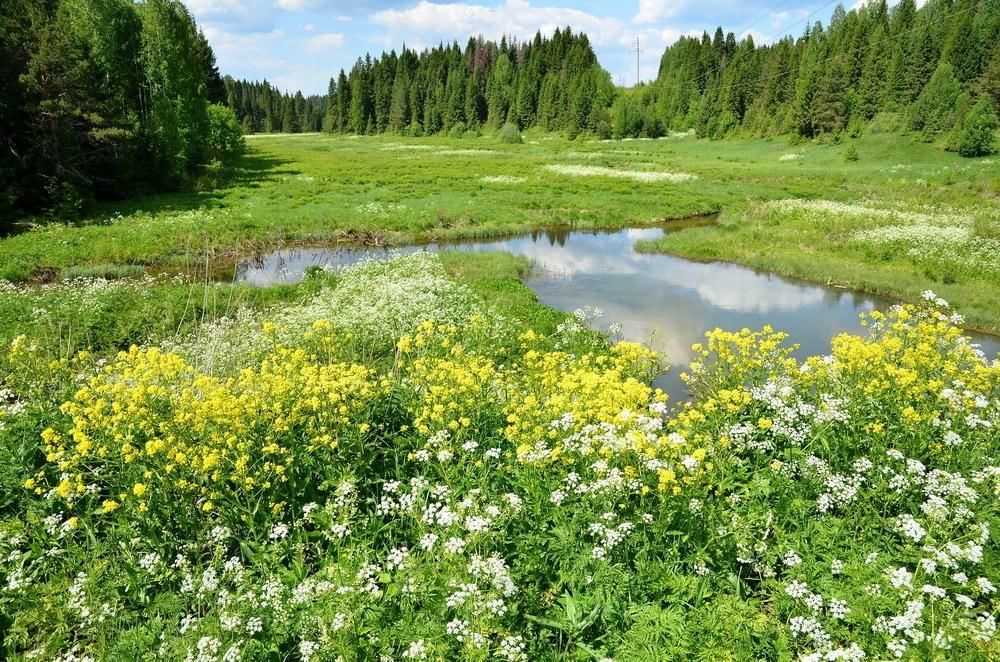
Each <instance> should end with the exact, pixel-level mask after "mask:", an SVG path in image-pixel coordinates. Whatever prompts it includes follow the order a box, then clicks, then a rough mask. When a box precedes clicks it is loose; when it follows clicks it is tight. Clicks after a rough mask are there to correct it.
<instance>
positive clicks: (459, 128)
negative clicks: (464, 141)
mask: <svg viewBox="0 0 1000 662" xmlns="http://www.w3.org/2000/svg"><path fill="white" fill-rule="evenodd" d="M465 130H466V126H465V122H456V123H455V124H452V125H451V128H450V129H448V137H449V138H461V137H462V136H464V135H465Z"/></svg>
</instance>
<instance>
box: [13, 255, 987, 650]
mask: <svg viewBox="0 0 1000 662" xmlns="http://www.w3.org/2000/svg"><path fill="white" fill-rule="evenodd" d="M311 278H312V279H313V280H315V281H317V282H319V283H320V284H321V285H317V286H315V287H314V288H313V289H314V291H313V293H312V294H311V296H310V297H309V298H308V299H306V300H304V301H301V302H298V303H297V304H296V305H291V306H286V307H284V308H282V309H280V310H276V311H275V310H272V311H271V312H256V313H246V314H243V315H239V316H234V317H233V318H232V319H228V320H222V321H218V322H215V323H211V324H205V325H203V326H202V327H201V328H199V329H196V330H194V331H192V332H190V333H185V334H182V335H178V336H177V337H175V338H173V339H171V340H170V341H169V342H156V343H149V344H144V345H137V346H134V347H132V348H130V349H128V350H126V351H122V352H120V353H117V354H113V355H101V354H100V353H89V352H74V353H71V354H64V355H61V356H60V355H54V354H52V353H51V352H49V351H48V350H47V349H46V348H45V346H44V345H42V344H39V343H37V342H36V340H35V339H34V338H31V337H28V336H24V335H22V336H18V337H17V338H15V339H14V340H13V342H11V343H10V344H9V345H7V346H6V347H4V348H3V350H2V353H0V380H2V381H0V481H3V483H2V485H3V486H4V487H5V488H9V490H8V491H9V494H5V495H3V497H2V499H0V647H2V649H0V650H2V653H0V655H5V656H6V657H8V658H14V659H22V658H23V659H28V660H32V659H34V660H60V661H65V662H68V661H70V660H132V659H169V660H174V659H176V660H191V661H195V660H197V661H199V662H201V661H208V660H220V659H221V660H313V661H321V660H322V661H325V660H400V661H406V660H456V659H463V660H464V659H468V660H511V661H514V660H556V659H558V660H565V659H570V660H590V659H597V660H606V659H613V660H669V659H677V660H709V659H712V660H748V659H771V660H791V659H799V660H808V661H810V662H819V661H821V660H854V661H857V660H886V659H902V660H935V659H941V660H957V659H962V660H989V659H995V658H996V657H997V656H998V655H1000V643H998V636H997V618H998V615H1000V594H998V586H997V585H998V584H1000V549H998V545H997V543H996V538H995V535H997V529H998V528H1000V505H998V503H1000V502H998V495H1000V460H998V459H997V457H998V451H1000V435H998V426H1000V365H998V364H997V363H996V362H994V363H990V362H988V361H987V360H986V359H985V358H984V357H983V356H982V354H981V353H980V352H979V351H978V350H977V349H976V348H975V347H974V346H972V345H971V344H970V342H969V341H968V340H966V339H965V338H964V337H963V335H962V332H961V329H960V325H961V324H962V320H961V318H960V317H959V316H957V315H956V314H955V313H953V312H952V311H951V309H950V308H949V307H948V304H947V303H946V302H944V301H943V300H941V299H939V298H938V297H937V296H935V295H934V294H933V293H930V292H928V293H926V295H925V297H924V300H923V301H922V303H921V304H919V305H907V306H902V307H898V308H895V309H893V310H892V311H890V312H887V313H878V312H875V313H871V314H869V315H868V316H866V317H865V318H864V319H863V320H861V322H860V323H861V324H862V325H863V326H864V328H863V329H861V328H860V327H859V331H860V335H844V336H839V337H837V338H835V339H834V340H833V342H832V346H831V348H830V353H829V354H828V355H826V356H816V357H811V358H808V359H806V360H804V361H797V360H796V359H794V358H793V357H792V356H791V351H792V347H793V345H792V344H791V341H792V340H793V339H789V338H787V337H786V336H785V335H784V334H782V333H780V332H778V331H776V330H774V329H771V328H766V327H765V328H764V329H761V330H759V331H752V330H748V329H744V330H740V331H723V330H716V331H712V332H710V333H709V334H708V335H707V337H706V339H705V341H704V342H703V343H701V344H700V345H698V346H696V347H695V351H696V353H697V357H698V358H697V360H696V361H695V362H694V363H692V364H691V365H690V366H689V367H687V368H686V369H685V374H684V380H685V382H686V383H687V384H688V386H689V387H690V389H691V392H692V399H691V401H690V402H688V403H684V404H677V403H671V402H667V401H666V397H665V396H664V394H663V393H662V392H660V391H658V390H656V389H654V388H653V387H651V386H650V384H651V383H652V380H653V378H654V377H655V376H656V374H657V372H658V371H659V367H658V366H659V365H660V357H659V356H657V355H656V354H655V353H654V352H652V351H650V350H649V349H647V348H646V347H644V346H642V345H639V344H635V343H631V342H614V339H609V338H608V337H606V336H604V335H601V334H597V333H595V332H593V331H591V330H589V329H588V328H587V327H586V325H585V324H584V323H583V322H582V320H581V319H580V318H579V317H575V316H568V317H566V318H565V319H563V320H562V321H561V322H560V323H559V324H558V325H556V326H554V327H553V328H551V329H542V328H540V327H538V326H537V325H533V324H531V323H529V322H527V321H524V320H522V319H519V318H517V317H514V316H509V315H504V314H501V313H500V312H498V311H497V310H496V309H495V308H494V307H493V306H492V304H491V303H489V302H488V301H486V300H484V299H483V298H482V297H481V296H479V295H478V294H477V293H475V292H474V291H473V290H472V289H470V288H469V287H467V286H465V285H462V284H459V283H458V282H456V281H455V280H453V279H452V278H451V277H450V276H449V275H448V274H447V273H446V272H445V270H444V268H443V267H442V265H441V262H440V259H439V258H438V257H435V256H433V255H430V254H426V253H419V254H413V255H408V256H402V257H397V258H394V259H392V260H389V261H386V262H367V263H362V264H360V265H357V266H355V267H351V268H349V269H347V270H345V271H341V272H337V273H333V274H327V273H318V272H317V273H313V274H312V275H311Z"/></svg>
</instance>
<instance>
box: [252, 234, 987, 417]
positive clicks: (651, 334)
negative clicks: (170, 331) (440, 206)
mask: <svg viewBox="0 0 1000 662" xmlns="http://www.w3.org/2000/svg"><path fill="white" fill-rule="evenodd" d="M669 231H671V230H670V229H667V228H641V229H627V230H619V231H612V232H577V231H539V232H535V233H531V234H528V235H524V236H517V237H512V238H507V239H499V240H495V241H470V242H459V243H449V244H428V245H425V246H410V247H406V248H402V249H394V250H392V251H388V250H385V249H378V248H317V249H288V250H281V251H276V252H274V253H271V254H268V255H265V256H262V257H261V258H258V259H255V260H251V261H247V262H244V263H242V264H241V265H240V266H239V268H238V271H237V280H240V281H243V282H247V283H250V284H253V285H258V286H267V285H273V284H277V283H290V282H295V281H297V280H300V279H301V278H302V277H303V274H304V272H305V270H306V269H307V268H308V267H310V266H324V265H344V264H351V263H354V262H357V261H358V260H361V259H363V258H366V257H371V256H386V257H388V256H390V255H393V254H399V253H412V252H415V251H420V250H430V251H438V250H468V251H481V250H500V251H507V252H510V253H513V254H515V255H522V256H524V257H527V258H530V259H531V260H533V261H534V262H535V264H536V269H535V271H534V272H533V275H532V276H531V278H529V279H528V280H527V281H526V284H527V285H528V286H529V287H530V288H531V289H532V290H534V291H535V293H536V294H537V295H538V298H539V300H540V301H541V302H542V303H544V304H545V305H547V306H551V307H552V308H557V309H559V310H563V311H567V312H571V311H574V310H576V309H578V308H583V307H585V306H591V307H593V308H599V309H602V310H603V311H604V315H603V317H601V318H600V319H598V320H596V321H595V323H594V325H595V326H596V327H598V328H601V329H604V330H606V329H608V328H609V327H610V325H611V324H615V323H617V324H619V325H621V328H622V333H623V335H624V336H625V337H626V338H628V339H630V340H638V341H643V342H652V344H653V346H654V347H656V348H657V349H660V350H663V351H665V352H666V353H667V356H668V358H669V360H670V363H671V364H672V365H673V366H677V367H674V368H672V369H671V370H669V371H668V372H667V373H666V374H665V375H663V376H661V377H660V379H659V380H658V385H659V386H660V387H661V388H663V389H664V390H666V391H667V392H668V393H669V394H670V397H671V401H673V402H677V401H679V400H683V399H685V397H686V393H685V389H684V386H683V384H682V383H681V381H680V380H679V379H678V374H679V372H680V371H681V368H682V367H683V366H685V365H686V364H687V363H688V362H689V361H690V360H691V359H692V358H693V356H692V352H691V345H692V344H694V343H696V342H699V341H701V340H703V338H704V334H705V332H706V331H709V330H711V329H714V328H716V327H721V328H724V329H731V330H737V329H741V328H743V327H749V328H760V327H761V326H764V325H765V324H770V325H771V326H773V327H774V328H776V329H778V330H781V331H786V332H788V333H789V334H791V340H792V341H793V342H796V343H798V344H799V345H800V348H799V350H798V351H797V352H796V356H797V357H798V358H804V357H806V356H810V355H813V354H825V353H828V352H829V350H830V339H831V338H832V337H833V336H835V335H837V334H838V333H842V332H844V331H849V332H854V333H858V332H860V331H861V327H860V326H859V324H858V314H859V313H861V312H865V311H871V310H875V309H878V310H885V309H888V308H889V307H890V306H891V305H893V303H894V302H893V301H892V300H890V299H886V298H883V297H875V296H870V295H866V294H860V293H857V292H851V291H848V290H842V289H836V288H832V287H824V286H820V285H813V284H807V283H803V282H799V281H794V280H790V279H787V278H783V277H781V276H776V275H774V274H767V273H761V272H758V271H754V270H753V269H749V268H747V267H741V266H737V265H732V264H724V263H700V262H693V261H691V260H685V259H683V258H678V257H673V256H669V255H662V254H649V253H637V252H635V250H633V246H634V244H635V242H636V241H638V240H640V239H655V238H657V237H661V236H663V234H664V233H666V232H669ZM973 338H974V340H975V341H976V342H978V343H980V344H981V345H982V348H983V350H984V351H985V352H986V353H987V355H988V356H989V357H990V358H994V357H996V356H997V352H998V350H1000V338H997V337H994V336H986V335H975V334H973Z"/></svg>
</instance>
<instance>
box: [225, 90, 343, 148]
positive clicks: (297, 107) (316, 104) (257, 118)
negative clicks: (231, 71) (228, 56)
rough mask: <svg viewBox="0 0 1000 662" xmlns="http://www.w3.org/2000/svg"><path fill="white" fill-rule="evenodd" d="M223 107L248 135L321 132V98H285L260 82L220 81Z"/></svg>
mask: <svg viewBox="0 0 1000 662" xmlns="http://www.w3.org/2000/svg"><path fill="white" fill-rule="evenodd" d="M223 84H224V86H225V89H226V104H227V105H228V106H229V107H230V108H232V109H233V112H234V113H236V117H237V119H238V120H239V122H240V126H241V127H243V132H244V133H246V134H251V133H259V132H264V133H305V132H309V131H320V130H322V129H323V119H324V118H325V117H326V106H327V97H326V96H325V95H320V94H317V95H311V96H304V95H303V94H302V92H296V93H295V94H289V93H287V92H284V93H283V92H281V91H279V90H278V88H276V87H274V86H273V85H271V84H270V83H269V82H267V81H266V80H264V81H260V82H257V81H247V80H234V79H233V78H232V77H230V76H226V77H225V78H224V79H223Z"/></svg>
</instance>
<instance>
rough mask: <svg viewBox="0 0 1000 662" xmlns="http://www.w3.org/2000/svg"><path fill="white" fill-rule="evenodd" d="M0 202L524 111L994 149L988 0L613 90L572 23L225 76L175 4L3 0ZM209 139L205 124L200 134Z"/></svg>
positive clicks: (996, 56) (563, 121)
mask: <svg viewBox="0 0 1000 662" xmlns="http://www.w3.org/2000/svg"><path fill="white" fill-rule="evenodd" d="M2 1H3V3H4V7H5V8H4V11H3V12H2V15H0V36H2V40H0V42H2V43H0V49H2V52H0V55H2V57H3V58H4V61H5V62H6V63H9V64H8V66H5V67H4V69H3V72H2V73H0V142H2V148H3V149H2V152H3V158H2V160H0V182H2V183H3V192H2V194H0V216H7V217H10V216H12V215H16V214H23V213H38V212H43V211H45V212H49V213H52V214H54V215H66V214H69V215H73V214H78V213H80V212H81V211H82V210H83V209H85V208H86V206H87V205H88V203H89V201H90V200H94V199H109V198H111V199H113V198H116V197H124V196H129V195H133V194H135V193H138V192H142V191H156V190H166V189H171V188H176V187H178V186H181V185H183V184H185V183H186V182H188V181H190V179H191V177H192V175H195V174H197V173H198V172H199V171H200V170H201V169H202V168H203V166H204V165H205V164H207V163H209V162H211V161H213V160H216V161H217V160H220V159H221V158H222V157H224V156H225V155H226V154H227V153H229V151H231V150H236V151H239V147H240V144H241V143H240V141H239V140H238V139H237V138H236V137H234V136H233V134H234V133H239V132H242V133H244V134H250V133H257V132H265V133H298V132H311V131H320V130H324V131H328V132H335V133H353V134H376V133H394V134H406V135H412V136H421V135H432V134H438V133H448V134H450V135H452V136H461V135H464V134H466V133H469V132H471V133H476V132H479V131H481V130H484V129H485V130H492V129H498V128H500V127H502V126H504V125H511V126H510V127H508V128H510V129H514V130H515V131H516V129H527V128H533V127H537V128H540V129H544V130H551V131H563V132H565V133H566V134H567V135H568V136H569V137H571V138H572V137H575V136H576V135H578V134H580V133H585V134H587V135H596V136H599V137H601V138H627V137H647V138H655V137H659V136H662V135H666V134H668V133H670V132H678V131H694V132H695V133H696V134H697V135H698V136H699V137H708V138H724V137H728V136H772V135H782V134H784V135H791V136H793V137H801V138H815V137H817V136H834V137H835V136H839V135H840V134H841V133H842V132H845V131H846V132H848V133H850V134H851V135H858V134H859V133H860V132H862V131H863V130H866V129H871V130H875V131H880V132H911V133H912V134H913V135H914V136H916V137H917V138H918V139H920V140H926V141H929V142H933V141H937V142H940V143H942V144H943V145H944V146H945V147H946V148H947V149H951V150H954V151H957V152H960V153H961V154H963V155H966V156H976V155H980V154H984V153H989V152H991V151H992V150H993V149H995V138H994V137H993V136H994V131H995V129H996V128H997V126H998V118H997V110H998V106H1000V47H998V46H997V44H1000V0H930V1H929V2H927V3H926V4H925V5H924V6H923V7H922V8H920V9H918V8H917V7H916V4H915V2H914V0H902V2H899V3H898V4H896V5H895V6H893V7H892V8H890V7H889V6H888V5H887V3H886V0H878V1H877V2H870V3H868V4H866V5H864V6H862V7H861V8H859V9H857V10H852V11H845V10H844V9H843V7H842V6H838V8H837V9H836V10H835V11H834V13H833V16H832V18H831V20H830V22H829V24H828V25H825V26H824V25H822V24H821V23H818V22H817V23H814V24H812V25H809V26H807V27H806V28H805V29H804V31H803V34H802V35H801V36H799V37H797V38H794V37H790V36H789V37H785V38H782V39H780V40H778V41H776V42H774V43H769V44H765V45H757V44H756V43H754V40H753V38H752V37H749V36H748V37H746V38H744V39H742V40H737V38H736V36H735V34H734V33H732V32H729V33H726V32H724V31H723V29H722V28H721V27H720V28H718V29H716V30H715V32H714V34H713V35H712V36H709V34H708V33H707V32H706V33H704V34H703V35H702V36H701V37H682V38H681V39H680V40H679V41H677V42H676V43H674V44H673V45H671V46H670V47H669V48H667V49H666V51H665V52H664V54H663V57H662V59H661V62H660V68H659V74H658V77H657V78H656V80H654V81H652V82H650V83H646V84H641V85H637V86H635V87H632V88H627V89H622V88H617V87H615V86H614V85H613V84H612V82H611V79H610V76H609V75H608V73H607V72H606V71H605V70H604V69H603V68H602V67H601V66H600V64H599V63H598V61H597V58H596V56H595V54H594V50H593V48H592V47H591V44H590V41H589V39H588V37H587V36H586V35H585V34H583V33H574V32H573V31H572V30H571V29H570V28H568V27H567V28H565V29H562V30H556V31H555V32H554V34H553V35H552V36H551V37H544V36H542V35H541V34H540V33H539V34H536V35H535V37H534V38H533V39H531V40H529V41H523V42H521V41H518V40H516V39H514V38H508V37H504V38H503V39H501V40H500V42H499V43H497V42H494V41H487V40H484V39H483V38H482V37H478V38H471V39H469V41H468V43H467V44H466V46H465V48H464V49H463V48H461V47H460V46H459V44H458V43H457V42H453V43H451V44H441V45H439V46H437V47H435V48H432V49H428V50H424V51H422V52H419V53H418V52H416V51H414V50H413V49H410V48H406V47H405V46H404V47H403V49H402V51H401V52H400V53H398V54H397V53H396V51H390V52H388V53H383V54H382V55H380V56H379V57H377V58H375V57H372V56H371V55H366V56H365V57H363V58H359V59H358V60H357V62H356V63H355V65H354V66H353V67H352V68H351V70H350V71H343V70H341V71H340V73H339V74H338V75H336V76H335V77H333V78H331V79H330V83H329V89H328V93H327V94H326V95H306V94H304V93H303V92H301V91H298V92H294V93H292V92H287V91H284V92H283V91H281V90H279V89H278V88H276V87H275V86H273V85H272V84H271V83H269V82H267V81H261V82H256V81H246V80H234V79H233V78H231V77H229V76H225V77H222V76H220V74H219V71H218V67H217V66H216V64H215V56H214V54H213V52H212V49H211V46H210V45H209V44H208V42H207V40H206V39H205V37H204V35H203V34H202V33H201V32H200V31H199V30H198V28H197V26H196V25H195V23H194V21H193V19H192V18H191V16H190V14H189V12H188V11H187V9H186V8H185V7H184V5H183V4H182V3H181V2H179V1H178V0H150V1H149V2H143V3H133V2H129V1H128V0H23V1H22V0H2ZM213 136H214V138H212V137H213Z"/></svg>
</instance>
